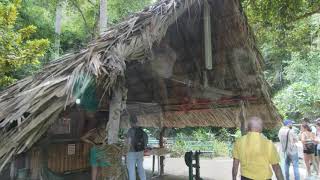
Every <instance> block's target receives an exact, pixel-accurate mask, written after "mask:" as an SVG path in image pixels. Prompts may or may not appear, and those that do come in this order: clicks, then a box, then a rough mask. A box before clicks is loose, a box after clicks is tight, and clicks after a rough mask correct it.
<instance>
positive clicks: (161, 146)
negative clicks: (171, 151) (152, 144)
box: [159, 128, 166, 176]
mask: <svg viewBox="0 0 320 180" xmlns="http://www.w3.org/2000/svg"><path fill="white" fill-rule="evenodd" d="M165 130H166V128H162V129H161V131H160V138H159V146H160V148H164V132H165ZM164 159H165V157H164V156H160V176H162V175H164Z"/></svg>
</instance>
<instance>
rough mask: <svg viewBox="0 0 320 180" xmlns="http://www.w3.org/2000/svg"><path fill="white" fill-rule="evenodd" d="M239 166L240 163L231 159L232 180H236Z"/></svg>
mask: <svg viewBox="0 0 320 180" xmlns="http://www.w3.org/2000/svg"><path fill="white" fill-rule="evenodd" d="M239 164H240V161H239V160H238V159H235V158H233V165H232V180H236V179H237V175H238V169H239Z"/></svg>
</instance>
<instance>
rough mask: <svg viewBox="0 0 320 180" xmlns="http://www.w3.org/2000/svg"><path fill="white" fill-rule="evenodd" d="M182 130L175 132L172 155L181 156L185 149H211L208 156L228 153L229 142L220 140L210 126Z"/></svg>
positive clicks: (226, 154) (223, 155)
mask: <svg viewBox="0 0 320 180" xmlns="http://www.w3.org/2000/svg"><path fill="white" fill-rule="evenodd" d="M190 130H191V129H190V128H187V131H182V132H180V133H178V134H177V136H176V138H175V139H176V142H175V144H174V145H173V146H172V147H171V151H172V154H171V156H172V157H182V156H184V153H185V152H187V151H196V150H201V151H213V154H212V155H210V156H209V157H226V156H228V155H229V152H230V146H229V144H231V142H228V141H221V140H219V139H218V137H217V136H216V135H215V134H214V133H213V132H212V131H211V129H210V128H194V131H192V132H191V133H190Z"/></svg>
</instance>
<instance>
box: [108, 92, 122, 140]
mask: <svg viewBox="0 0 320 180" xmlns="http://www.w3.org/2000/svg"><path fill="white" fill-rule="evenodd" d="M122 96H123V93H122V90H121V88H120V87H116V88H114V89H113V95H112V98H111V101H110V107H109V109H110V111H109V121H108V125H107V134H108V144H116V143H118V140H119V128H120V115H121V111H122Z"/></svg>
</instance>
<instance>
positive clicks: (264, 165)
mask: <svg viewBox="0 0 320 180" xmlns="http://www.w3.org/2000/svg"><path fill="white" fill-rule="evenodd" d="M262 129H263V125H262V120H261V119H260V118H258V117H251V118H249V120H248V133H247V134H246V135H244V136H242V137H241V138H239V139H238V140H237V141H236V142H235V144H234V147H233V153H232V155H233V167H232V178H233V180H236V179H237V174H238V169H239V165H240V174H241V180H267V179H271V178H272V170H271V167H272V169H273V171H274V172H275V175H276V177H277V179H278V180H284V177H283V175H282V171H281V168H280V165H279V162H280V158H279V155H278V152H277V150H276V147H275V146H274V144H273V143H272V141H270V140H268V139H267V138H265V137H264V136H263V135H262V133H261V131H262Z"/></svg>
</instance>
